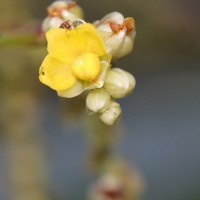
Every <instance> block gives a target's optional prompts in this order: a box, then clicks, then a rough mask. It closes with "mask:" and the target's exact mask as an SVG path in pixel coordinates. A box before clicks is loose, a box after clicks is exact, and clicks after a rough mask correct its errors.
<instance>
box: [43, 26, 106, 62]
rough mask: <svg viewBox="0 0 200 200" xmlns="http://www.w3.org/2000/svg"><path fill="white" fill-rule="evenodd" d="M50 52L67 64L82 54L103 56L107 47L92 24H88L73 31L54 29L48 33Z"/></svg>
mask: <svg viewBox="0 0 200 200" xmlns="http://www.w3.org/2000/svg"><path fill="white" fill-rule="evenodd" d="M46 37H47V41H48V52H49V54H50V55H51V56H52V57H53V58H55V59H58V60H60V61H61V62H64V63H66V64H70V63H72V62H73V61H74V60H75V58H76V57H77V56H80V55H81V54H82V53H87V52H88V53H89V52H91V53H95V54H97V55H98V56H103V55H104V54H105V53H106V49H105V45H104V42H103V40H102V38H101V37H100V35H99V34H98V32H97V31H96V29H95V27H94V26H93V25H92V24H89V23H86V24H82V25H80V26H78V27H77V28H75V29H72V30H66V29H60V28H53V29H50V30H49V31H48V32H47V33H46Z"/></svg>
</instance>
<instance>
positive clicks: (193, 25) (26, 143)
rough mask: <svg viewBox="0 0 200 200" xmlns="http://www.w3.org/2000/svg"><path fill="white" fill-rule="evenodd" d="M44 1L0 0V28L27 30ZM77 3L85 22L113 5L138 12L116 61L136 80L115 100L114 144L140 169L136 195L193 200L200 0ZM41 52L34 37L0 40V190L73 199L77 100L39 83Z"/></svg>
mask: <svg viewBox="0 0 200 200" xmlns="http://www.w3.org/2000/svg"><path fill="white" fill-rule="evenodd" d="M51 2H52V1H50V0H43V1H39V0H35V1H32V0H18V1H14V0H6V1H1V2H0V32H1V34H2V35H3V34H6V33H7V32H8V33H9V34H10V33H12V34H16V35H17V34H19V33H21V32H23V33H24V35H26V34H27V32H30V31H31V29H32V27H33V26H34V27H35V26H39V24H40V22H41V21H42V20H43V19H44V17H46V15H47V12H46V7H47V6H48V5H49V4H50V3H51ZM78 3H79V4H80V5H81V7H82V8H83V9H84V11H85V17H86V20H87V21H90V22H92V21H94V20H96V19H99V18H101V17H102V16H104V15H105V14H107V13H109V12H111V11H119V12H121V13H123V14H124V16H126V17H128V16H133V17H134V18H135V21H136V30H137V36H136V42H135V47H134V51H133V52H132V53H131V54H130V55H129V56H127V57H126V58H124V59H121V60H120V61H118V62H117V65H116V66H117V67H121V68H124V69H126V70H128V71H130V72H131V73H132V74H134V76H135V78H136V80H137V86H136V89H135V91H134V93H133V94H132V95H131V96H129V97H127V98H125V99H122V100H120V101H119V102H120V103H121V105H122V108H123V115H122V128H121V130H123V136H122V137H120V140H119V141H118V145H117V146H116V151H117V152H118V153H119V154H121V155H123V156H124V157H125V158H126V159H127V160H128V161H129V162H130V163H132V164H133V165H134V166H136V168H137V169H138V170H139V171H140V172H141V173H142V175H143V177H144V180H145V190H144V193H143V195H142V200H158V199H161V200H169V199H170V200H199V199H200V155H199V152H200V145H199V141H200V121H199V120H200V105H199V102H200V67H199V66H200V58H199V55H200V37H199V35H200V26H199V23H198V19H199V17H200V12H199V6H200V2H199V1H195V0H191V1H187V0H168V1H165V0H154V1H144V0H123V1H121V0H107V1H101V0H93V1H89V0H79V1H78ZM21 27H23V28H21ZM12 30H13V32H12ZM22 43H23V42H22ZM45 54H46V50H45V46H41V45H35V44H33V45H31V44H30V45H28V46H27V45H26V46H24V45H12V44H8V45H6V46H0V200H32V199H34V200H35V199H37V200H46V199H48V200H55V199H56V200H64V199H65V200H66V199H76V200H81V199H85V196H86V191H87V187H88V185H90V183H91V182H92V181H93V177H92V176H91V174H90V173H89V172H88V171H87V169H86V168H87V167H86V162H87V161H86V160H87V148H88V147H87V143H86V142H85V137H84V134H83V122H82V121H83V120H82V118H83V114H82V112H81V111H84V112H85V110H84V108H83V107H81V105H82V104H80V103H79V101H78V100H77V101H76V100H74V101H73V104H72V101H71V100H68V99H62V98H59V97H57V95H56V93H55V92H54V91H52V90H50V89H49V88H48V87H46V86H44V85H43V84H41V83H39V81H38V68H39V66H40V63H41V61H42V60H43V57H44V55H45ZM30 194H33V195H31V196H30Z"/></svg>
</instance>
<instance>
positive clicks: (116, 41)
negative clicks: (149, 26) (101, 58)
mask: <svg viewBox="0 0 200 200" xmlns="http://www.w3.org/2000/svg"><path fill="white" fill-rule="evenodd" d="M94 25H95V26H96V28H97V31H98V32H99V34H100V35H101V36H102V38H103V40H104V42H105V44H106V46H107V48H108V51H109V53H111V54H112V56H113V59H118V58H121V57H123V56H125V55H127V54H129V53H130V52H131V51H132V49H133V42H134V39H135V35H136V32H135V24H134V19H133V18H131V17H129V18H124V17H123V15H122V14H121V13H119V12H112V13H110V14H108V15H106V16H105V17H104V18H102V19H101V20H100V21H96V22H95V23H94Z"/></svg>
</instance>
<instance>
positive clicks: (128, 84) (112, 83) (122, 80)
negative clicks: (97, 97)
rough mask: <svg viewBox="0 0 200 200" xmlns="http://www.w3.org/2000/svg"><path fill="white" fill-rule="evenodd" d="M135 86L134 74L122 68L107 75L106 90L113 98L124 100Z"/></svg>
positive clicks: (115, 69)
mask: <svg viewBox="0 0 200 200" xmlns="http://www.w3.org/2000/svg"><path fill="white" fill-rule="evenodd" d="M135 84H136V81H135V78H134V77H133V75H132V74H130V73H129V72H127V71H124V70H122V69H120V68H113V69H110V70H109V72H108V73H107V75H106V79H105V82H104V88H105V90H106V91H107V92H108V93H109V94H110V95H111V96H112V97H113V98H122V97H125V96H127V95H128V94H130V93H131V92H132V91H133V89H134V88H135Z"/></svg>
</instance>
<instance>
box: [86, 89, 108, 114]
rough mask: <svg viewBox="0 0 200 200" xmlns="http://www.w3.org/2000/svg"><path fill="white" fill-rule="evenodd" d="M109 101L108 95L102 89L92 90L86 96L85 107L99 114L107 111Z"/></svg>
mask: <svg viewBox="0 0 200 200" xmlns="http://www.w3.org/2000/svg"><path fill="white" fill-rule="evenodd" d="M110 101H111V98H110V95H109V94H108V93H107V92H106V91H105V90H104V89H94V90H92V91H91V92H90V93H89V94H88V96H87V99H86V105H87V108H88V109H89V110H90V111H92V112H94V113H101V112H104V111H105V110H106V109H107V107H108V105H109V104H110Z"/></svg>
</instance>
